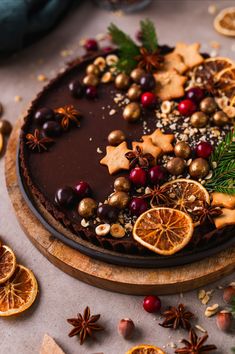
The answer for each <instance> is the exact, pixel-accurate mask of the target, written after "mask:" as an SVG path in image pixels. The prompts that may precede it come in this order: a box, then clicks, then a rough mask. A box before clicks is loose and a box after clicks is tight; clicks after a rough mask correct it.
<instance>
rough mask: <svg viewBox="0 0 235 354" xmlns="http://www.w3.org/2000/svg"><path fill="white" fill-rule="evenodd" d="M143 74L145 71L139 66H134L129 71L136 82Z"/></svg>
mask: <svg viewBox="0 0 235 354" xmlns="http://www.w3.org/2000/svg"><path fill="white" fill-rule="evenodd" d="M144 75H145V71H144V70H143V69H141V68H136V69H134V70H132V72H131V78H132V80H133V81H134V82H136V83H137V84H138V83H139V82H140V79H141V77H142V76H144Z"/></svg>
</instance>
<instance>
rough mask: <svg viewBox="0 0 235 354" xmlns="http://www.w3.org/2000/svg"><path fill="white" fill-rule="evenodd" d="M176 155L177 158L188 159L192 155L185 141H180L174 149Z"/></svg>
mask: <svg viewBox="0 0 235 354" xmlns="http://www.w3.org/2000/svg"><path fill="white" fill-rule="evenodd" d="M174 153H175V155H176V156H177V157H182V158H183V159H188V158H189V156H190V154H191V149H190V146H189V144H188V143H186V142H185V141H179V142H178V143H177V144H176V145H175V147H174Z"/></svg>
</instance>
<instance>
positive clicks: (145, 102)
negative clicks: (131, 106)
mask: <svg viewBox="0 0 235 354" xmlns="http://www.w3.org/2000/svg"><path fill="white" fill-rule="evenodd" d="M141 103H142V106H143V107H144V108H153V107H154V105H155V104H156V96H155V95H154V94H153V93H152V92H144V93H142V95H141Z"/></svg>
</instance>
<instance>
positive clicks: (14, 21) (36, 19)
mask: <svg viewBox="0 0 235 354" xmlns="http://www.w3.org/2000/svg"><path fill="white" fill-rule="evenodd" d="M73 2H74V1H73V0H0V54H6V53H10V52H14V51H16V50H19V49H21V48H22V47H23V46H25V45H26V44H28V43H30V42H32V41H33V40H34V39H35V38H38V37H40V36H41V35H42V34H45V33H46V32H47V31H49V30H50V29H51V28H52V27H53V26H54V25H55V24H56V23H57V22H58V20H59V19H60V18H61V17H62V16H63V15H64V13H65V12H66V10H67V9H68V8H69V7H70V6H71V4H72V3H73ZM77 2H79V0H77Z"/></svg>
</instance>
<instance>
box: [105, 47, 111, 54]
mask: <svg viewBox="0 0 235 354" xmlns="http://www.w3.org/2000/svg"><path fill="white" fill-rule="evenodd" d="M102 50H103V52H104V53H109V52H111V51H112V50H113V47H103V48H102Z"/></svg>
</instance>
